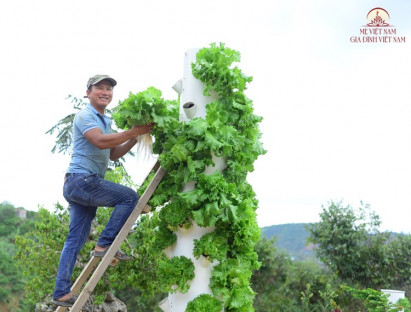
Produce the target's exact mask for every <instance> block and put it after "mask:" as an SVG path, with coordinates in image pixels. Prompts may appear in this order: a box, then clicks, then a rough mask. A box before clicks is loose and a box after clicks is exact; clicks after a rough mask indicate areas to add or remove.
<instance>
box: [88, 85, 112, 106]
mask: <svg viewBox="0 0 411 312" xmlns="http://www.w3.org/2000/svg"><path fill="white" fill-rule="evenodd" d="M87 96H88V97H89V99H90V103H91V105H93V106H94V107H95V108H96V109H103V110H104V109H105V108H106V107H107V105H108V104H110V102H111V99H112V98H113V86H112V85H111V83H110V82H109V81H108V80H103V81H100V82H99V83H97V84H95V85H94V86H92V87H91V90H87Z"/></svg>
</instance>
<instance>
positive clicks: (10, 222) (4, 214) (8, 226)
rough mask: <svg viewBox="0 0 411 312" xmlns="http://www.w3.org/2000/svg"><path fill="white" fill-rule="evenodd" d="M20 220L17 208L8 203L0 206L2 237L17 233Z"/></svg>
mask: <svg viewBox="0 0 411 312" xmlns="http://www.w3.org/2000/svg"><path fill="white" fill-rule="evenodd" d="M18 222H19V218H18V217H17V215H16V208H15V207H14V206H13V205H12V204H10V203H8V202H3V203H1V204H0V236H9V235H10V234H12V233H14V232H15V231H16V227H17V224H18Z"/></svg>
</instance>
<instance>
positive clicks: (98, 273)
mask: <svg viewBox="0 0 411 312" xmlns="http://www.w3.org/2000/svg"><path fill="white" fill-rule="evenodd" d="M164 174H165V170H164V169H163V168H161V167H160V168H159V169H158V171H157V172H156V174H155V176H154V178H153V179H152V180H151V182H150V184H149V186H148V187H147V189H146V191H145V192H144V193H143V195H142V196H141V197H140V199H139V201H138V203H137V205H136V207H135V208H134V210H133V212H132V213H131V215H130V216H129V217H128V219H127V221H126V222H125V223H124V225H123V227H122V229H121V230H120V232H119V233H118V234H117V237H116V238H115V239H114V241H113V243H112V244H111V246H110V247H109V249H108V250H107V253H106V255H105V256H104V257H103V258H102V259H101V262H100V264H99V265H98V267H97V269H96V270H95V271H94V273H93V275H92V276H91V278H90V280H89V281H88V283H87V284H86V286H85V287H84V288H83V291H82V292H81V294H80V295H79V297H78V298H77V300H76V302H75V303H74V305H73V306H72V307H71V309H70V311H71V312H79V311H80V310H81V308H82V307H83V305H84V304H85V303H86V301H87V299H88V297H89V296H90V295H91V293H92V292H93V290H94V288H95V287H96V285H97V283H98V281H99V280H100V279H101V277H102V276H103V274H104V272H105V271H106V269H107V267H108V266H109V265H110V263H111V261H112V259H113V258H114V255H115V254H116V252H117V250H118V249H119V247H120V245H121V244H122V242H123V241H124V240H125V238H126V237H127V235H128V233H129V231H130V229H131V228H132V226H133V225H134V223H135V222H136V221H137V218H138V216H139V215H140V213H141V212H142V210H143V209H144V207H145V205H146V204H147V202H148V201H149V199H150V198H151V196H152V195H153V193H154V191H155V189H156V188H157V186H158V184H159V183H160V181H161V179H162V178H163V176H164Z"/></svg>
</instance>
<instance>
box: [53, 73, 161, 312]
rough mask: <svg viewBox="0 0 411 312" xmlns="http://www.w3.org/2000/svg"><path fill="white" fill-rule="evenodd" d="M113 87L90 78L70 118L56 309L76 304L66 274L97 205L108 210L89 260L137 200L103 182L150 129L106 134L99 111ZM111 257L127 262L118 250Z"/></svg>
mask: <svg viewBox="0 0 411 312" xmlns="http://www.w3.org/2000/svg"><path fill="white" fill-rule="evenodd" d="M116 84H117V82H116V81H115V80H114V79H113V78H111V77H110V76H107V75H95V76H93V77H91V78H90V79H89V81H88V83H87V97H88V98H89V99H90V103H89V104H87V107H86V108H84V109H83V110H81V111H80V112H78V113H77V114H76V116H75V118H74V124H73V154H72V157H71V162H70V165H69V168H68V170H67V173H66V175H65V181H64V187H63V195H64V198H65V199H66V200H67V202H68V203H69V215H70V227H69V233H68V235H67V238H66V241H65V243H64V247H63V250H62V253H61V256H60V263H59V268H58V273H57V278H56V284H55V290H54V293H53V302H54V303H55V304H57V305H60V306H66V307H69V306H72V305H73V304H74V302H75V300H76V297H74V296H73V295H72V293H71V290H70V287H71V276H72V274H73V270H74V264H75V262H76V258H77V255H78V254H79V252H80V250H81V248H82V247H83V245H84V243H85V242H86V240H87V237H88V236H89V232H90V228H91V222H92V220H93V218H94V217H95V215H96V211H97V207H99V206H100V207H114V210H113V212H112V214H111V216H110V219H109V221H108V222H107V225H106V227H105V229H104V230H103V232H102V233H101V235H100V237H99V240H98V242H97V245H96V247H95V250H94V256H96V257H103V256H104V254H105V252H106V251H107V249H108V247H109V246H110V245H111V243H112V242H113V241H114V239H115V237H116V235H117V234H118V232H119V231H120V229H121V228H122V226H123V224H124V223H125V221H126V220H127V218H128V217H129V215H130V214H131V212H132V211H133V209H134V207H135V206H136V204H137V202H138V198H139V197H138V195H137V193H136V192H135V191H134V190H132V189H131V188H128V187H125V186H122V185H119V184H116V183H113V182H110V181H106V180H104V175H105V173H106V170H107V165H108V161H109V159H110V160H116V159H118V158H120V157H122V156H123V155H125V154H126V153H127V152H128V151H129V150H130V149H131V148H132V147H133V146H134V145H135V144H136V143H137V136H138V135H141V134H145V133H149V132H151V131H152V129H153V125H152V124H148V125H144V126H134V127H133V128H131V129H129V130H125V131H123V132H119V133H112V131H111V121H110V119H109V118H108V117H107V116H106V115H104V112H105V109H106V107H107V106H108V104H110V102H111V100H112V97H113V88H114V86H115V85H116ZM115 257H116V258H117V259H119V260H130V259H131V258H130V257H129V256H127V255H125V254H124V253H122V252H121V251H118V252H117V253H116V255H115Z"/></svg>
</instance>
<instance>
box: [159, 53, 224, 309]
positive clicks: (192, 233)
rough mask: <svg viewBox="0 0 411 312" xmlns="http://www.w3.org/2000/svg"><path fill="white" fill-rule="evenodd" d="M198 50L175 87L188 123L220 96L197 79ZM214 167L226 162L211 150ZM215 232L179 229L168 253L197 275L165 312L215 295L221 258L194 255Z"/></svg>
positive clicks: (210, 169)
mask: <svg viewBox="0 0 411 312" xmlns="http://www.w3.org/2000/svg"><path fill="white" fill-rule="evenodd" d="M197 52H198V49H192V50H188V51H187V52H186V53H185V57H184V77H183V79H182V80H180V81H181V83H180V81H178V82H177V83H176V84H175V85H174V86H173V89H174V90H176V91H177V92H179V91H180V92H181V93H180V92H179V94H180V109H179V120H180V122H187V121H189V120H190V119H192V118H195V117H199V118H205V116H206V105H207V104H208V103H210V102H212V101H214V100H215V99H216V98H217V97H216V95H215V94H212V95H211V96H204V95H203V89H204V85H203V83H202V82H201V81H200V80H198V79H196V78H194V76H193V74H192V72H191V63H193V62H195V61H196V54H197ZM211 156H212V160H213V162H214V163H215V165H214V166H208V167H207V168H206V169H205V174H207V175H210V174H212V173H214V172H215V171H216V170H218V171H219V172H222V171H223V170H224V169H225V167H226V162H225V160H224V159H223V158H221V157H216V156H215V154H214V153H213V152H212V153H211ZM195 185H196V183H195V181H192V182H188V183H186V184H185V185H184V187H183V192H187V191H191V190H194V189H195ZM213 231H214V227H200V226H198V224H196V223H195V222H194V221H193V225H192V227H190V228H189V229H183V228H179V229H178V231H177V232H176V235H177V241H176V243H175V244H174V245H173V246H169V247H167V248H166V250H165V253H166V254H167V256H168V257H170V258H172V257H176V256H185V257H187V258H189V259H191V261H192V262H193V264H194V268H195V269H194V274H195V277H194V279H193V280H192V281H190V289H189V290H188V292H187V293H185V294H182V293H181V292H176V293H170V294H169V296H168V298H167V300H163V301H162V302H161V303H160V305H159V307H160V308H161V309H162V310H163V311H164V312H184V311H185V310H186V307H187V304H188V302H189V301H191V300H193V299H195V298H196V297H197V296H199V295H200V294H210V295H212V292H211V289H210V286H209V283H210V278H211V271H212V270H213V267H214V266H215V265H217V264H218V261H216V260H215V261H213V262H210V261H209V260H208V259H206V258H205V257H203V256H200V258H199V259H195V258H194V256H193V249H194V240H195V239H200V238H201V237H202V236H203V235H205V234H207V233H211V232H213Z"/></svg>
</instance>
